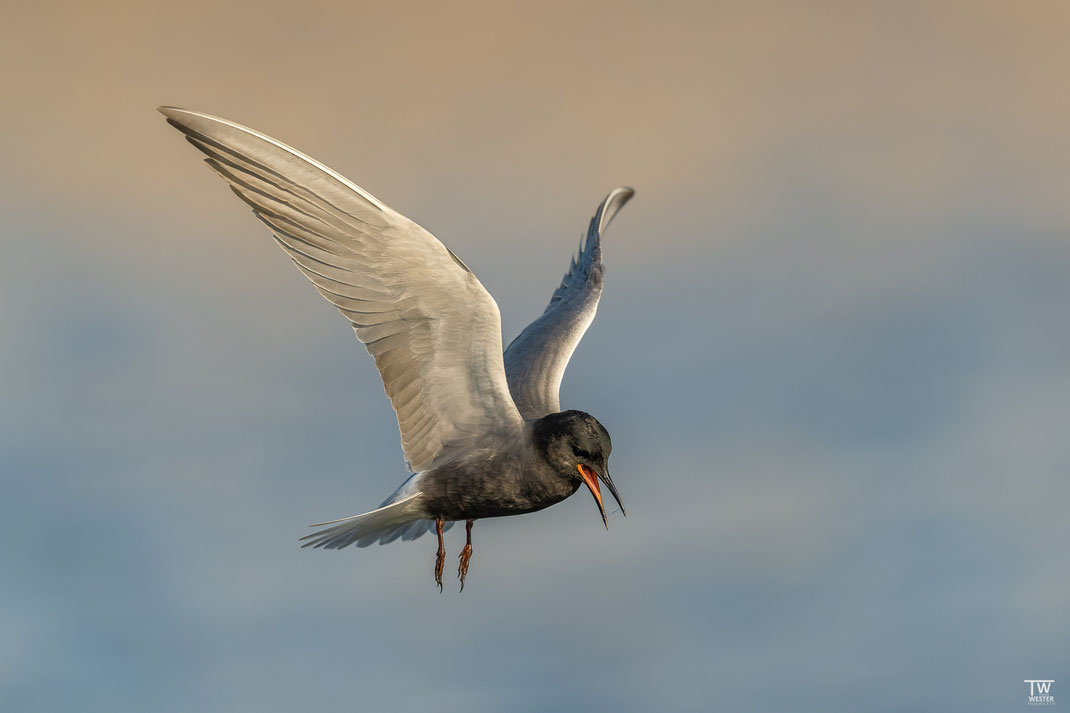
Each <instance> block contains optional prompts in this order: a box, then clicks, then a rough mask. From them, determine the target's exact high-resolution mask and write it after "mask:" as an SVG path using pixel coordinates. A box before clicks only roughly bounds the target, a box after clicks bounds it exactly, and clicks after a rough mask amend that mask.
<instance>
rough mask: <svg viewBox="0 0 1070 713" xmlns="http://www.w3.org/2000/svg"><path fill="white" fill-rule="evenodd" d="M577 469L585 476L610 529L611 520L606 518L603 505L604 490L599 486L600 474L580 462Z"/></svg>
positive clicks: (585, 480) (585, 481)
mask: <svg viewBox="0 0 1070 713" xmlns="http://www.w3.org/2000/svg"><path fill="white" fill-rule="evenodd" d="M576 469H577V470H578V471H580V476H581V477H582V478H583V482H584V483H585V484H586V485H587V487H588V488H589V489H590V491H591V495H593V496H594V501H595V502H596V503H598V512H600V513H601V514H602V524H603V525H605V526H606V529H607V530H608V529H609V521H608V520H606V509H605V507H604V506H603V505H602V491H601V489H599V487H598V475H597V474H595V472H594V471H593V470H591V469H590V468H588V467H587V466H585V465H583V464H582V463H580V464H579V465H577V466H576Z"/></svg>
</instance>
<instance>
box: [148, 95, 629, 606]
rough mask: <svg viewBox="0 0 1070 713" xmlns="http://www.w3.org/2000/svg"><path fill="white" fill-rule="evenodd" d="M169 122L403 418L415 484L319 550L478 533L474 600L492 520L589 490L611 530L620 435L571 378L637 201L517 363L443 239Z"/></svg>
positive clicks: (358, 196)
mask: <svg viewBox="0 0 1070 713" xmlns="http://www.w3.org/2000/svg"><path fill="white" fill-rule="evenodd" d="M158 110H159V111H160V112H161V113H162V114H163V115H164V116H165V117H166V118H167V122H168V123H169V124H170V125H171V126H173V127H174V128H176V129H178V130H179V131H181V132H182V133H183V134H184V135H185V137H186V139H187V141H189V143H191V144H192V145H193V146H195V147H196V148H197V149H199V150H200V151H201V152H203V153H204V154H205V155H206V157H205V159H204V160H205V162H206V163H207V164H208V166H209V167H210V168H211V169H212V170H213V171H214V172H215V173H216V174H218V175H219V176H220V177H222V178H223V180H224V181H226V182H227V183H228V184H229V186H230V188H231V190H232V191H233V192H234V193H235V195H237V196H238V198H240V199H241V200H242V201H244V202H245V203H246V204H247V205H248V206H249V207H250V208H252V211H253V213H254V214H255V215H256V217H257V218H259V219H260V220H261V221H262V222H263V223H264V224H265V225H266V226H267V227H268V229H269V230H270V231H271V233H272V234H273V235H274V238H275V241H276V242H277V243H278V245H279V246H280V247H281V248H282V250H283V251H284V252H285V253H286V254H287V255H288V256H289V258H290V260H292V261H293V263H294V265H295V266H296V267H297V269H298V270H299V271H300V272H301V273H302V274H304V276H305V277H307V278H308V279H309V280H310V281H311V282H312V284H313V286H314V287H315V288H316V290H317V291H318V292H319V293H320V294H321V295H322V296H323V297H325V298H326V299H327V301H328V302H330V303H332V304H333V305H334V306H335V307H337V308H338V310H339V311H340V312H341V313H342V315H343V316H344V317H345V318H346V319H348V320H349V322H350V324H351V325H352V327H353V329H354V331H355V332H356V336H357V339H358V340H359V341H360V342H362V343H363V344H364V346H365V347H366V349H367V350H368V352H369V353H370V354H371V356H372V358H373V359H374V361H375V366H376V368H377V369H378V371H379V375H380V377H381V378H382V382H383V386H384V388H385V390H386V394H387V396H388V397H389V399H390V402H391V405H392V406H393V409H394V412H395V414H396V416H397V421H398V428H399V430H400V432H401V446H402V451H403V452H404V457H405V464H406V466H407V468H408V472H409V473H410V475H409V477H408V478H407V479H406V480H405V481H404V482H403V483H402V484H401V486H400V487H398V488H397V490H395V491H394V493H393V494H391V495H390V497H388V498H387V499H386V500H384V501H383V502H382V504H381V505H380V506H379V507H378V508H376V509H375V510H371V511H369V512H365V513H362V514H360V515H354V516H352V517H346V518H342V519H340V520H331V521H328V522H321V523H317V524H315V525H312V526H311V527H315V528H322V529H319V530H317V531H316V532H313V533H312V534H310V535H307V536H305V537H303V538H301V540H302V541H304V545H303V546H304V547H313V548H326V549H342V548H345V547H348V546H350V545H356V546H357V547H366V546H368V545H371V544H373V543H376V542H378V543H380V544H387V543H389V542H393V541H395V540H397V539H399V538H400V539H402V540H413V539H415V538H417V537H420V536H421V535H423V534H424V533H428V532H431V531H432V530H434V531H435V533H436V535H437V537H438V550H437V551H436V554H435V584H436V585H437V586H438V591H439V592H441V591H442V575H443V570H444V567H445V556H446V551H445V544H444V538H443V533H444V532H445V531H446V530H448V529H449V527H450V526H452V525H453V524H454V523H455V522H461V521H463V522H464V523H465V545H464V548H463V549H462V550H461V553H460V555H459V563H458V569H457V577H458V579H459V580H460V590H459V591H463V590H464V583H465V578H466V576H467V574H468V568H469V564H470V561H471V557H472V525H473V523H474V522H475V521H476V520H479V519H484V518H492V517H503V516H509V515H520V514H524V513H530V512H535V511H538V510H542V509H543V508H546V507H549V506H550V505H553V504H555V503H558V502H560V501H562V500H564V499H565V498H567V497H569V496H570V495H572V494H574V493H575V492H576V491H577V490H579V489H580V487H581V486H586V487H587V489H588V490H589V491H590V493H591V495H592V496H593V497H594V501H595V503H596V504H597V506H598V511H599V513H600V514H601V516H602V523H603V525H604V526H605V527H606V529H607V530H608V528H609V521H608V519H607V518H606V510H605V504H604V503H603V501H602V492H601V487H600V483H601V484H602V485H604V486H605V487H606V488H608V490H609V492H610V493H611V494H612V496H613V498H614V500H615V501H616V502H617V505H618V507H619V508H620V511H621V513H622V514H626V513H625V511H624V505H623V504H622V503H621V499H620V495H619V494H618V492H617V488H616V486H615V485H614V483H613V479H612V478H611V477H610V474H609V456H610V452H611V451H612V448H613V445H612V441H611V440H610V436H609V432H608V431H607V430H606V429H605V427H604V426H603V425H602V424H601V423H600V422H599V421H598V420H597V419H596V418H595V417H594V416H591V415H590V414H588V413H586V412H584V411H578V410H573V409H570V410H565V411H562V410H561V406H560V401H559V391H560V387H561V380H562V377H563V375H564V372H565V367H566V366H567V364H568V362H569V359H570V358H571V357H572V354H573V352H574V351H575V349H576V346H577V345H578V344H579V342H580V339H581V338H582V337H583V335H584V333H585V332H586V331H587V328H588V327H589V326H590V325H591V322H592V320H593V319H594V316H595V311H596V310H597V308H598V302H599V299H600V297H601V294H602V287H603V281H604V273H605V269H604V265H603V263H602V251H601V237H602V234H603V233H604V232H605V230H606V228H607V226H608V225H609V224H610V221H612V220H613V218H614V217H615V216H616V214H617V212H618V211H620V209H621V208H622V207H623V206H624V205H625V203H627V202H628V201H629V200H630V199H631V198H632V196H633V195H634V190H633V189H631V188H628V187H621V188H616V189H614V190H613V191H611V192H610V193H609V194H608V195H607V196H606V197H605V199H604V200H603V201H602V202H601V204H600V205H599V206H598V209H597V211H596V212H595V214H594V217H593V218H592V219H591V221H590V224H589V227H588V230H587V232H586V235H585V236H583V237H582V238H581V240H580V246H579V250H578V252H577V253H576V254H575V255H574V256H573V258H572V260H571V263H570V265H569V268H568V271H567V272H566V273H565V276H564V278H563V279H562V281H561V283H560V285H558V287H557V288H556V289H555V290H554V292H553V295H552V296H551V298H550V303H549V305H548V306H547V307H546V309H545V311H544V312H543V313H542V315H540V316H539V317H538V318H536V319H535V320H534V321H532V322H531V324H529V325H528V326H527V327H526V328H525V329H524V330H523V331H522V332H521V333H520V335H519V336H517V337H516V339H514V340H513V341H512V342H511V343H510V344H509V346H508V348H507V349H505V350H504V351H503V349H502V327H501V314H500V312H499V310H498V305H497V303H496V302H495V301H494V298H493V297H491V295H490V293H489V292H487V290H486V288H484V287H483V285H482V283H480V281H479V279H478V278H477V277H476V275H475V274H474V273H473V272H472V270H471V269H470V268H469V267H468V265H466V264H465V263H464V261H463V260H461V258H460V257H458V256H457V255H456V254H455V253H454V252H453V251H451V250H450V249H449V248H448V247H446V246H445V245H444V244H443V243H442V242H440V241H439V240H438V239H437V238H435V237H434V236H433V235H431V233H429V232H428V231H427V230H425V229H424V228H422V227H421V226H419V225H417V224H416V223H415V222H413V221H412V220H409V219H408V218H406V217H405V216H403V215H401V214H400V213H398V212H396V211H394V210H393V209H392V208H390V207H388V206H387V205H386V204H385V203H383V202H382V201H380V200H379V199H377V198H375V197H374V196H372V195H371V194H370V193H369V192H368V191H366V190H364V189H363V188H361V187H359V186H357V185H356V184H355V183H353V182H352V181H350V180H349V179H347V178H345V177H343V176H342V175H341V174H339V173H337V172H335V171H334V170H332V169H330V168H328V167H327V166H325V165H324V164H322V163H320V162H319V161H316V160H315V159H313V158H311V157H309V156H306V155H305V154H303V153H301V152H299V151H297V150H296V149H293V148H291V147H289V146H287V145H286V144H283V143H282V142H280V141H277V140H276V139H273V138H271V137H270V136H267V135H265V134H262V133H260V132H258V131H254V130H253V129H250V128H247V127H245V126H242V125H240V124H237V123H235V122H232V121H228V120H227V119H222V118H219V117H216V116H212V115H210V114H205V113H201V112H197V111H190V110H187V109H181V108H178V107H174V106H161V107H158Z"/></svg>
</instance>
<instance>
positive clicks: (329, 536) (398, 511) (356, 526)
mask: <svg viewBox="0 0 1070 713" xmlns="http://www.w3.org/2000/svg"><path fill="white" fill-rule="evenodd" d="M420 495H421V493H413V494H412V495H409V496H408V497H406V498H403V499H402V500H398V501H397V502H395V503H391V504H390V505H385V506H383V507H381V508H379V509H378V510H372V511H371V512H366V513H363V514H361V515H354V516H353V517H346V518H342V519H341V520H331V521H329V522H321V523H319V524H317V525H312V527H320V526H322V525H331V527H328V528H327V529H325V530H320V531H319V532H313V533H312V534H311V535H306V536H304V537H302V538H301V539H302V540H308V542H306V543H305V544H303V545H302V547H325V548H327V549H329V550H338V549H341V548H343V547H348V546H349V545H352V544H354V543H355V544H356V545H357V547H367V546H368V545H370V544H372V543H374V542H384V543H385V542H391V541H393V540H395V539H397V538H398V537H399V536H404V537H405V539H414V538H416V537H419V536H420V535H422V534H423V533H424V532H427V529H428V525H427V523H426V522H420V520H424V521H426V520H427V513H425V512H423V508H421V507H420V506H419V504H418V503H417V502H416V499H417V498H418V497H419V496H420Z"/></svg>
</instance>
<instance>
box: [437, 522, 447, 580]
mask: <svg viewBox="0 0 1070 713" xmlns="http://www.w3.org/2000/svg"><path fill="white" fill-rule="evenodd" d="M445 526H446V521H445V520H443V519H442V518H440V517H439V518H435V531H436V532H438V554H437V555H436V556H435V584H437V585H438V591H439V593H441V592H442V570H443V568H444V567H445V566H446V545H445V543H444V542H443V541H442V528H443V527H445Z"/></svg>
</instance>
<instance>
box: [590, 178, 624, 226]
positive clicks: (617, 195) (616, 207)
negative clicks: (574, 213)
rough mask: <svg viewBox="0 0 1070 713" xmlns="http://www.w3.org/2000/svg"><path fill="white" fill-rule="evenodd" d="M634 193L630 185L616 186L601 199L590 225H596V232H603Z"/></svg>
mask: <svg viewBox="0 0 1070 713" xmlns="http://www.w3.org/2000/svg"><path fill="white" fill-rule="evenodd" d="M634 195H635V189H634V188H632V187H631V186H618V187H617V188H614V189H613V190H612V191H610V192H609V195H607V196H606V197H605V198H603V199H602V203H601V204H599V206H598V211H597V212H596V213H595V220H593V221H591V223H592V225H591V227H595V226H597V228H598V232H599V233H603V232H605V230H606V228H608V227H609V224H610V222H611V221H612V220H613V218H615V217H616V215H617V213H619V212H620V209H621V208H623V207H624V205H625V204H626V203H627V202H628V201H630V200H631V199H632V197H633V196H634Z"/></svg>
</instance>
